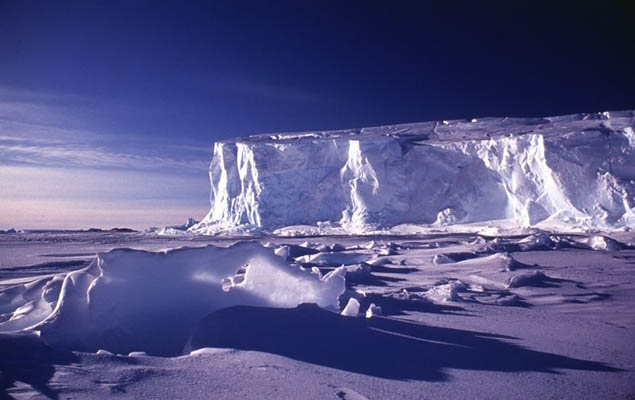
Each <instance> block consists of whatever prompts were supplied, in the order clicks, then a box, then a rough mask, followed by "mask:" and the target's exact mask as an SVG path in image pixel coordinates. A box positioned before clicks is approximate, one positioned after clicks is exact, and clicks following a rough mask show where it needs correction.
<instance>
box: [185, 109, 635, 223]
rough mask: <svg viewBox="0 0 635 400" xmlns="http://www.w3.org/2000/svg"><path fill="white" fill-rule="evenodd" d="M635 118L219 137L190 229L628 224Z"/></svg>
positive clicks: (634, 182) (615, 115)
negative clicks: (207, 197) (206, 198)
mask: <svg viewBox="0 0 635 400" xmlns="http://www.w3.org/2000/svg"><path fill="white" fill-rule="evenodd" d="M634 115H635V114H634V112H633V111H620V112H603V113H597V114H576V115H570V116H563V117H549V118H538V119H536V118H533V119H518V118H516V119H514V118H487V119H482V120H472V121H463V120H461V121H443V122H427V123H418V124H406V125H395V126H385V127H376V128H364V129H357V130H345V131H333V132H306V133H297V134H277V135H257V136H250V137H246V138H242V139H238V140H235V141H224V142H218V143H216V144H215V146H214V154H213V158H212V163H211V165H210V180H211V188H212V190H211V210H210V212H209V214H208V215H207V216H206V217H205V219H204V220H203V221H201V223H199V224H198V225H196V226H194V227H193V228H192V229H191V231H193V232H199V233H214V232H218V231H222V230H225V229H234V228H241V227H242V228H262V229H265V230H273V229H276V228H280V227H284V226H291V225H316V224H317V225H320V226H325V225H326V226H341V227H342V228H344V229H346V230H349V231H364V230H369V229H377V228H389V227H393V226H396V225H399V224H404V223H412V224H436V225H451V224H465V223H474V222H484V221H491V220H508V221H512V222H514V223H516V224H518V225H520V226H535V225H540V224H555V225H562V226H571V227H573V226H578V227H591V228H615V227H622V226H628V225H633V224H634V223H635V209H634V208H633V207H634V206H635V131H634V127H635V117H634Z"/></svg>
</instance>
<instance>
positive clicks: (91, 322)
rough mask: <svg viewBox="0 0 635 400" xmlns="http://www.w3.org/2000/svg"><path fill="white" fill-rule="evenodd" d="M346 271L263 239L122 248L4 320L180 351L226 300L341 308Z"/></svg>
mask: <svg viewBox="0 0 635 400" xmlns="http://www.w3.org/2000/svg"><path fill="white" fill-rule="evenodd" d="M344 275H345V271H344V269H336V270H335V271H333V272H331V273H329V274H327V275H325V276H324V277H321V276H319V275H316V274H313V273H311V272H310V271H306V270H304V269H302V268H299V267H295V266H290V265H289V264H287V263H286V262H285V261H284V260H283V259H282V258H281V257H279V256H277V255H275V254H274V253H273V249H271V248H265V247H262V246H261V245H259V244H257V243H239V244H236V245H233V246H230V247H228V248H221V247H214V246H208V247H203V248H182V249H175V250H169V251H166V252H158V253H156V252H147V251H140V250H131V249H116V250H112V251H110V252H107V253H102V254H99V255H98V256H97V257H96V258H95V259H94V260H93V262H92V263H91V264H90V265H89V266H88V267H86V268H84V269H81V270H78V271H75V272H71V273H69V274H67V275H66V277H65V278H64V281H63V285H62V287H61V290H59V296H58V297H57V300H55V299H52V300H51V301H50V302H47V301H45V300H44V296H45V295H49V294H50V293H49V294H47V293H45V291H44V290H42V291H41V294H40V297H39V299H34V300H37V301H34V300H31V302H32V303H27V304H32V306H28V308H29V309H28V310H27V309H25V308H24V307H27V306H26V304H25V305H22V308H23V309H18V310H16V311H15V312H16V313H19V314H20V315H21V317H20V319H23V320H24V324H18V323H16V321H14V322H11V321H7V322H5V323H0V332H1V331H5V332H6V331H16V330H24V329H30V330H36V331H39V332H40V333H41V337H42V339H43V340H44V341H45V342H47V343H48V344H50V345H52V346H54V347H62V348H67V349H73V350H82V351H96V350H98V349H105V350H108V351H111V352H114V353H119V354H128V353H129V352H131V351H145V352H146V353H148V354H154V355H177V354H180V353H181V351H182V350H183V346H184V345H185V343H186V342H187V340H188V338H189V336H190V335H191V330H192V329H193V327H194V326H195V325H196V324H197V322H198V321H199V320H201V319H202V318H203V317H205V316H206V315H207V314H209V313H211V312H214V311H217V310H220V309H222V308H226V307H231V306H235V305H249V306H266V307H285V308H286V307H289V308H290V307H295V306H297V305H299V304H302V303H315V304H317V305H318V306H320V307H322V308H325V309H330V310H332V311H338V298H339V296H340V295H341V294H342V293H343V292H344V289H345V285H344ZM41 286H42V287H43V288H45V287H46V285H41ZM44 305H45V306H44ZM47 307H48V308H47ZM47 310H48V311H49V312H48V313H47V314H44V313H43V311H47ZM51 310H52V311H51ZM29 312H34V313H36V314H35V315H34V316H33V317H29ZM245 329H248V327H245Z"/></svg>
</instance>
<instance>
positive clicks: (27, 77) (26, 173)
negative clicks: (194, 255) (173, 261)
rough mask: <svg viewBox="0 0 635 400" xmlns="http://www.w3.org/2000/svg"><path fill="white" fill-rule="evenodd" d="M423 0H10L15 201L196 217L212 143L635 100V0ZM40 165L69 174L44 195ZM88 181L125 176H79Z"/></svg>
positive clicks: (7, 39)
mask: <svg viewBox="0 0 635 400" xmlns="http://www.w3.org/2000/svg"><path fill="white" fill-rule="evenodd" d="M425 3H427V2H408V1H386V2H383V3H379V2H372V1H363V2H336V1H315V2H308V1H307V2H305V1H299V0H298V1H287V2H278V1H247V2H245V1H233V2H229V1H227V2H222V1H214V2H211V1H210V2H201V3H197V2H193V1H187V2H181V1H174V2H161V1H133V0H130V1H78V2H68V1H30V0H25V1H18V0H12V1H5V0H0V165H3V166H5V168H4V171H3V173H4V174H7V176H8V177H7V178H5V179H4V181H5V182H8V181H10V182H13V186H11V187H10V188H7V187H5V188H4V192H5V193H7V192H8V191H13V192H15V191H16V190H17V191H18V192H20V193H21V194H20V195H19V196H18V195H12V196H13V197H11V199H7V198H4V200H5V204H8V201H9V200H11V201H14V202H15V204H16V205H15V207H14V209H12V211H11V213H13V212H18V213H20V212H21V211H22V210H21V207H22V205H21V204H23V203H24V202H25V201H26V200H29V201H31V200H33V199H34V198H37V199H38V201H40V203H37V204H34V205H33V206H32V207H45V206H46V207H49V208H50V209H51V210H54V209H55V207H52V206H50V204H49V203H47V202H50V201H53V200H55V201H65V202H66V203H65V204H66V205H67V206H68V207H69V210H70V209H76V208H77V205H76V202H77V201H78V199H80V200H82V201H85V202H87V203H86V204H85V208H86V210H89V211H86V212H87V213H89V212H92V211H90V210H95V209H100V210H101V209H104V207H107V206H106V205H104V204H103V203H104V202H105V201H106V202H109V203H108V204H110V206H109V207H111V208H112V209H117V210H120V209H122V208H131V207H132V206H131V205H130V204H123V203H121V201H123V200H122V199H129V200H131V201H136V202H141V203H138V204H136V206H135V207H137V209H139V210H141V209H146V208H147V207H149V208H155V209H157V210H159V209H166V208H170V207H172V209H173V210H174V217H173V219H170V220H169V221H170V222H171V221H174V220H176V219H184V218H185V217H187V216H189V215H194V216H196V217H199V218H200V217H202V215H200V214H201V213H203V212H204V211H203V210H204V209H205V208H207V207H208V205H207V196H208V194H207V193H208V187H207V183H206V181H207V177H206V171H205V169H206V164H207V163H208V162H209V158H210V148H211V144H212V142H213V141H215V140H220V139H227V138H231V137H235V136H242V135H247V134H252V133H265V132H280V131H298V130H317V129H338V128H350V127H363V126H373V125H384V124H392V123H402V122H416V121H426V120H440V119H453V118H473V117H483V116H546V115H558V114H568V113H575V112H585V111H604V110H616V109H627V108H631V109H632V108H635V77H634V74H633V71H634V65H635V62H634V61H635V55H634V50H635V47H634V43H635V24H633V22H632V16H633V15H635V10H634V9H633V6H628V5H627V2H623V4H622V5H620V4H619V3H610V2H602V3H599V2H598V4H596V5H594V6H588V5H582V3H580V2H577V3H572V4H571V5H570V6H564V5H558V6H554V5H553V4H548V3H545V4H539V3H535V2H527V3H524V5H521V6H519V5H513V6H512V5H509V4H505V3H502V2H501V3H488V2H486V3H484V4H485V5H482V4H480V5H476V4H475V5H466V4H464V3H468V2H443V4H442V5H438V4H436V5H430V4H425ZM479 3H481V2H479ZM8 166H10V167H11V168H13V169H12V170H11V171H12V172H11V173H9V172H7V171H9V169H7V167H8ZM29 168H31V169H32V168H39V169H40V170H39V171H40V172H41V171H44V170H46V171H49V172H51V176H49V178H48V179H49V182H57V183H56V184H55V185H53V186H52V187H51V188H50V189H49V191H45V192H42V190H41V187H40V186H41V184H40V183H38V182H39V181H38V180H37V179H36V180H29V179H31V178H33V176H36V175H35V174H33V173H32V172H33V171H32V170H31V169H29ZM65 168H66V169H68V168H72V171H73V172H72V174H85V176H84V178H85V180H84V181H82V180H81V179H68V175H67V174H66V173H67V172H68V171H61V170H63V169H65ZM60 171H61V172H60ZM91 171H92V172H91ZM95 171H99V173H100V174H104V173H106V172H107V171H110V172H109V173H110V175H109V176H108V178H105V177H104V176H99V177H97V175H95V173H96V172H95ZM130 171H137V172H138V173H142V174H145V175H148V174H154V175H152V176H153V177H155V178H156V179H157V180H156V185H154V186H156V187H157V188H156V189H155V190H148V188H144V190H143V191H142V192H140V191H139V189H138V188H139V185H138V183H139V177H138V176H137V177H136V178H135V177H131V176H128V175H130V173H131V172H130ZM137 172H135V173H137ZM91 174H93V175H91ZM117 174H119V175H117ZM124 176H127V178H123V177H124ZM26 177H31V178H29V179H27V178H26ZM91 177H93V178H94V179H112V182H113V185H111V186H112V187H114V182H117V181H121V182H123V183H122V187H127V188H128V189H127V191H125V190H123V189H121V190H119V191H115V192H114V194H109V193H111V192H103V191H102V192H99V191H97V192H96V191H95V190H94V189H90V190H87V189H86V190H84V191H82V190H80V186H78V185H77V184H76V186H75V189H72V188H71V189H72V190H71V189H69V185H71V184H72V183H74V182H75V181H81V182H89V181H91ZM187 179H191V182H190V184H189V186H188V185H185V184H183V182H185V181H187ZM175 181H178V182H180V183H181V184H182V185H185V186H183V187H181V188H180V189H179V190H181V191H180V192H179V194H178V195H177V194H174V193H175V191H174V190H172V188H173V186H172V185H173V183H174V182H175ZM69 182H70V183H69ZM0 183H1V182H0ZM29 185H31V186H29ZM71 186H72V185H71ZM84 186H86V185H82V187H84ZM88 186H90V185H88ZM109 187H110V186H109ZM16 188H18V189H19V190H18V189H16ZM1 189H3V188H0V190H1ZM9 189H11V190H9ZM35 193H37V196H36V194H35ZM64 193H67V194H64ZM109 196H110V197H109ZM166 199H167V200H166ZM97 201H99V202H101V203H100V205H99V206H98V205H96V204H97V203H95V202H97ZM165 201H168V203H169V204H168V205H167V206H166V205H165V204H163V203H161V204H159V203H160V202H165ZM91 202H92V203H91ZM144 202H145V203H144ZM89 203H90V204H89ZM43 204H44V205H43ZM47 204H48V205H47ZM46 207H45V208H46ZM4 214H5V216H6V215H8V214H9V211H7V210H5V213H4ZM42 215H44V216H43V217H42V218H43V219H41V221H40V222H41V223H40V222H38V224H40V225H38V226H44V225H46V224H49V225H50V224H52V223H53V221H57V220H51V219H47V218H48V217H47V216H46V215H48V214H46V212H44V213H42ZM86 215H88V214H86ZM91 215H93V214H91ZM136 215H138V214H136ZM181 215H182V216H181ZM69 218H70V217H69ZM72 218H76V219H77V218H80V217H79V216H75V217H72ZM152 218H155V219H152ZM151 220H152V221H154V220H157V221H158V222H157V224H160V223H162V222H163V221H164V220H165V219H161V218H156V216H153V215H150V214H148V216H147V218H146V219H144V220H143V221H141V220H139V221H137V225H140V224H144V223H146V221H151ZM7 221H9V222H7ZM11 221H18V222H15V223H14V222H11ZM20 221H22V220H12V219H10V218H8V217H7V218H5V219H4V220H2V219H0V225H5V226H8V225H10V224H18V223H20V224H28V223H29V221H31V220H29V219H27V220H26V222H20ZM95 221H96V222H95V223H99V221H100V220H99V219H98V218H97V219H95ZM117 221H119V220H116V221H115V220H113V221H111V222H109V223H112V224H115V223H117V224H120V223H119V222H117ZM122 221H124V222H125V221H129V219H123V220H122ZM55 223H58V222H55ZM104 224H105V222H104ZM76 225H77V223H75V225H73V226H76ZM56 226H57V225H56Z"/></svg>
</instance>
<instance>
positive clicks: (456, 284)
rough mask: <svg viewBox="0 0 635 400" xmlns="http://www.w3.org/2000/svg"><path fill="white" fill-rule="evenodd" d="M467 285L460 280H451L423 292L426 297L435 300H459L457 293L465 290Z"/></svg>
mask: <svg viewBox="0 0 635 400" xmlns="http://www.w3.org/2000/svg"><path fill="white" fill-rule="evenodd" d="M466 290H467V287H466V286H465V284H464V283H463V282H461V281H458V280H457V281H452V282H448V283H444V284H439V285H436V286H433V287H432V288H431V289H430V290H428V291H427V292H426V294H425V296H426V298H428V299H429V300H431V301H435V302H446V301H460V300H461V297H460V296H459V293H461V292H465V291H466Z"/></svg>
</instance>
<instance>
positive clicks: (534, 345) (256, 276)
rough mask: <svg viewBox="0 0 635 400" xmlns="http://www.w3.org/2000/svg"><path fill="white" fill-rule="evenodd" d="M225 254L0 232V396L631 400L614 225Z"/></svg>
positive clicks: (633, 318) (175, 243) (623, 268)
mask: <svg viewBox="0 0 635 400" xmlns="http://www.w3.org/2000/svg"><path fill="white" fill-rule="evenodd" d="M237 241H238V240H237V239H236V238H224V239H223V238H210V237H202V236H193V235H186V236H179V237H173V238H170V237H162V236H155V235H148V234H138V233H109V232H102V233H61V232H58V233H23V234H20V233H15V234H6V235H0V313H1V316H0V332H1V333H0V370H1V372H2V373H1V375H0V389H1V390H2V391H3V394H6V395H7V396H9V397H13V398H33V397H35V398H38V397H50V398H60V399H62V398H64V399H66V398H70V399H74V398H77V399H85V398H110V397H122V398H146V397H147V398H183V399H192V398H194V399H196V398H201V399H207V398H227V399H236V398H289V399H291V398H293V399H297V398H315V399H318V398H320V399H321V398H327V399H328V398H333V399H338V398H341V399H364V398H368V399H389V398H390V399H392V398H404V399H409V398H412V399H419V398H452V399H455V398H469V399H473V398H483V399H493V398H501V399H502V398H505V399H508V398H535V399H538V398H540V399H542V398H572V399H573V398H575V399H578V398H590V399H598V398H606V399H616V398H630V397H632V396H633V395H635V383H633V382H635V373H634V372H633V371H634V369H635V342H634V341H633V340H632V338H633V337H634V333H635V291H634V289H635V282H634V281H633V268H634V266H635V235H634V234H633V233H632V232H630V231H629V230H628V229H627V230H622V231H614V232H613V233H611V234H602V235H601V234H550V233H546V232H543V231H538V230H531V231H525V232H524V233H522V234H517V235H513V236H484V235H478V234H473V233H452V232H439V233H436V234H421V235H395V236H390V235H387V234H386V235H374V236H370V235H368V236H316V237H281V236H261V237H253V238H251V240H249V241H246V240H240V241H238V243H236V242H237ZM183 246H186V247H183ZM122 247H125V248H122ZM113 249H115V250H113ZM165 249H172V250H165ZM96 253H99V254H98V255H97V256H95V254H96ZM342 314H345V315H342Z"/></svg>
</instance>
